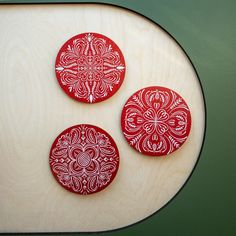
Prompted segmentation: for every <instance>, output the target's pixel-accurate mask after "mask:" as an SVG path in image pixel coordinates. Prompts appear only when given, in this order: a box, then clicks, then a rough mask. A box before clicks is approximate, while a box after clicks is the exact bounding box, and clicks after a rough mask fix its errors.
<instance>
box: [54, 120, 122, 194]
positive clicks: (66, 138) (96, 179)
mask: <svg viewBox="0 0 236 236" xmlns="http://www.w3.org/2000/svg"><path fill="white" fill-rule="evenodd" d="M49 163H50V167H51V171H52V173H53V175H54V177H55V178H56V180H57V181H58V182H59V183H60V184H61V185H62V186H63V187H64V188H66V189H67V190H69V191H72V192H75V193H79V194H82V195H86V194H91V193H96V192H99V191H101V190H103V189H104V188H106V187H107V186H108V185H109V184H110V183H111V182H112V180H113V179H114V178H115V176H116V173H117V171H118V167H119V152H118V148H117V146H116V144H115V142H114V140H113V139H112V137H111V136H110V135H109V134H108V133H107V132H105V131H104V130H102V129H101V128H99V127H97V126H93V125H87V124H81V125H76V126H73V127H70V128H68V129H66V130H64V131H63V132H62V133H61V134H60V135H59V136H58V137H57V138H56V139H55V141H54V143H53V145H52V147H51V151H50V156H49Z"/></svg>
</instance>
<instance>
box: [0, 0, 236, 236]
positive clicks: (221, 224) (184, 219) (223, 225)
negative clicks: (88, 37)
mask: <svg viewBox="0 0 236 236" xmlns="http://www.w3.org/2000/svg"><path fill="white" fill-rule="evenodd" d="M0 2H3V3H4V2H8V3H15V2H18V3H19V2H20V1H2V0H0ZM21 2H25V3H26V2H50V1H21ZM51 2H65V1H51ZM71 2H73V1H71ZM76 2H84V1H76ZM90 2H104V3H113V4H116V5H118V6H119V5H120V6H123V7H127V8H129V9H132V10H134V11H137V12H139V13H141V14H143V15H145V16H147V17H149V18H150V19H152V20H154V21H155V22H157V23H158V24H160V25H161V26H162V27H164V28H165V29H166V30H167V31H168V32H169V33H170V34H171V35H172V36H173V37H174V38H175V39H176V40H177V41H178V42H179V43H180V44H181V45H182V47H183V48H184V49H185V51H186V52H187V54H188V56H189V57H190V59H191V60H192V62H193V64H194V66H195V68H196V70H197V72H198V75H199V77H200V80H201V83H202V86H203V90H204V94H205V99H206V108H207V127H206V137H205V143H204V147H203V151H202V154H201V157H200V160H199V162H198V164H197V166H196V169H195V171H194V173H193V175H192V177H191V178H190V180H189V181H188V183H187V184H186V185H185V187H184V188H183V189H182V191H181V192H180V193H179V194H178V195H177V196H176V197H175V198H174V200H172V201H171V202H170V204H168V205H167V206H166V207H164V208H163V209H162V210H161V211H159V212H158V213H157V214H155V215H153V216H152V217H150V218H148V219H147V220H144V221H142V222H141V223H139V224H135V225H133V226H131V227H128V228H125V229H121V230H117V231H112V232H108V233H100V235H103V234H105V235H111V236H114V235H121V236H125V235H144V234H145V235H168V236H169V235H171V236H173V235H181V236H185V235H188V236H189V235H191V236H195V235H197V236H199V235H202V236H205V235H207V236H211V235H214V236H216V235H220V236H221V235H236V216H235V210H236V182H235V180H236V178H235V177H236V155H235V153H236V138H235V137H236V129H235V122H236V111H235V110H236V105H235V101H236V59H235V52H236V1H235V0H232V1H231V0H225V1H223V0H221V1H219V0H179V1H178V0H156V1H155V0H145V1H142V0H126V1H125V0H118V1H115V0H113V1H90ZM0 7H1V6H0ZM1 33H3V32H1ZM2 46H3V45H2ZM157 191H158V190H157ZM143 204H145V202H144V203H143ZM64 235H66V234H64ZM80 235H81V234H80Z"/></svg>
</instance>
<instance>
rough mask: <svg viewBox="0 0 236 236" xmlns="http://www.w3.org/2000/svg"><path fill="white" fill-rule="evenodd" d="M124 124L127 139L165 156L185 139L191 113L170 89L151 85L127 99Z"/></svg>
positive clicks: (146, 151) (141, 148)
mask: <svg viewBox="0 0 236 236" xmlns="http://www.w3.org/2000/svg"><path fill="white" fill-rule="evenodd" d="M121 127H122V131H123V134H124V136H125V138H126V140H127V141H128V143H129V144H130V145H131V146H132V147H133V148H135V149H136V150H137V151H139V152H140V153H143V154H146V155H151V156H163V155H167V154H170V153H172V152H174V151H175V150H177V149H178V148H179V147H181V146H182V145H183V143H184V142H185V141H186V139H187V137H188V135H189V132H190V128H191V115H190V111H189V108H188V106H187V104H186V102H185V101H184V99H183V98H182V97H181V96H180V95H179V94H177V93H176V92H174V91H173V90H171V89H168V88H164V87H158V86H153V87H148V88H144V89H141V90H139V91H137V92H136V93H134V94H133V95H132V96H131V97H130V98H129V99H128V101H127V102H126V104H125V106H124V108H123V111H122V115H121Z"/></svg>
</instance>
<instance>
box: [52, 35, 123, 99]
mask: <svg viewBox="0 0 236 236" xmlns="http://www.w3.org/2000/svg"><path fill="white" fill-rule="evenodd" d="M55 71H56V77H57V80H58V82H59V84H60V86H61V87H62V89H63V90H64V91H65V92H66V93H67V94H68V95H69V96H70V97H72V98H74V99H76V100H77V101H80V102H85V103H96V102H101V101H103V100H105V99H107V98H109V97H111V96H112V95H114V94H115V93H116V91H117V90H118V89H119V88H120V86H121V84H122V82H123V80H124V76H125V60H124V57H123V54H122V52H121V50H120V49H119V47H118V46H117V45H116V44H115V43H114V42H113V41H112V40H111V39H109V38H107V37H106V36H104V35H101V34H98V33H83V34H79V35H76V36H74V37H72V38H71V39H69V40H68V41H67V42H66V43H65V44H64V45H63V46H62V48H61V49H60V51H59V53H58V55H57V58H56V63H55Z"/></svg>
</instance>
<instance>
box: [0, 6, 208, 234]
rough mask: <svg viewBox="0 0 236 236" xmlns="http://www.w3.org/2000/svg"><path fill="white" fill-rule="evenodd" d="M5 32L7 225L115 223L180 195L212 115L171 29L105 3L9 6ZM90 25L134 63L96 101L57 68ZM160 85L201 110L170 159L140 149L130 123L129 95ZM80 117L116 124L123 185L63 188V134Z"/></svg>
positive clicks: (1, 199)
mask: <svg viewBox="0 0 236 236" xmlns="http://www.w3.org/2000/svg"><path fill="white" fill-rule="evenodd" d="M0 30H1V34H0V45H1V57H0V100H1V106H0V150H1V155H0V166H1V171H0V232H23V231H24V232H30V231H32V232H46V231H48V232H54V231H101V230H110V229H115V228H119V227H123V226H127V225H129V224H132V223H134V222H137V221H139V220H141V219H143V218H145V217H147V216H149V215H150V214H152V213H154V212H156V211H157V210H158V209H160V208H161V207H162V206H164V205H165V204H166V203H167V202H168V201H169V200H170V199H171V198H173V196H174V195H175V194H176V193H177V192H178V190H179V189H180V188H181V186H182V185H183V184H184V183H185V181H186V179H187V178H188V177H189V175H190V173H191V171H192V169H193V167H194V165H195V163H196V161H197V158H198V155H199V151H200V148H201V145H202V140H203V134H204V125H205V123H204V122H205V114H204V103H203V96H202V92H201V89H200V85H199V81H198V78H197V76H196V74H195V72H194V69H193V67H192V65H191V63H190V62H189V60H188V58H187V57H186V55H185V54H184V52H183V51H182V50H181V48H180V47H179V46H178V45H177V44H176V42H175V41H174V40H173V39H172V38H171V37H170V36H169V35H168V34H167V33H165V32H164V31H163V30H162V29H161V28H159V27H158V26H157V25H155V24H153V23H152V22H150V21H148V20H147V19H145V18H143V17H142V16H139V15H137V14H135V13H132V12H129V11H126V10H123V9H120V8H116V7H112V6H105V5H95V4H94V5H86V4H83V5H82V4H78V5H21V6H20V5H17V6H16V5H15V6H9V5H5V6H0ZM88 31H90V32H98V33H101V34H104V35H106V36H108V37H109V38H111V39H112V40H114V41H115V42H116V43H117V45H119V47H120V48H121V50H122V52H123V54H124V57H125V59H126V66H127V72H126V77H125V80H124V83H123V84H122V86H121V88H120V89H119V91H118V92H117V93H116V94H115V95H114V96H113V97H111V98H110V99H108V100H106V101H104V102H101V103H97V104H93V105H89V104H82V103H79V102H76V101H75V100H73V99H71V98H69V97H68V96H67V95H66V94H65V93H64V92H63V91H62V89H61V88H60V86H59V85H58V83H57V80H56V77H55V73H54V63H55V58H56V55H57V52H58V50H59V49H60V47H61V46H62V44H63V43H64V42H65V41H66V40H68V39H69V38H70V37H72V36H74V35H76V34H79V33H82V32H88ZM151 85H158V86H165V87H169V88H171V89H173V90H175V91H176V92H178V93H179V94H180V95H181V96H182V97H183V98H184V99H185V101H186V102H187V104H188V105H189V108H190V110H191V115H192V128H191V132H190V136H189V138H188V140H187V142H186V143H185V144H184V145H183V146H182V147H181V148H180V149H179V150H178V151H176V152H174V153H173V154H171V155H169V156H168V157H167V158H163V157H162V158H158V157H148V156H144V155H141V154H139V153H138V152H136V151H135V150H134V149H133V148H130V146H129V145H128V144H127V142H126V141H125V139H124V137H123V135H122V133H121V129H120V115H121V110H122V107H123V105H124V103H125V101H126V100H127V99H128V98H129V97H130V95H131V94H133V93H134V92H135V91H137V90H139V89H141V88H143V87H147V86H151ZM79 123H90V124H93V125H96V126H99V127H101V128H103V129H104V130H106V131H107V132H108V133H110V134H111V136H112V137H113V138H114V140H115V141H116V143H117V146H118V148H119V152H120V168H119V171H118V174H117V177H116V178H115V180H114V181H113V183H112V184H111V185H110V186H109V187H108V188H106V189H105V190H103V191H101V192H99V193H96V194H92V195H89V196H80V195H77V194H74V193H71V192H69V191H66V190H65V189H64V188H62V187H61V186H60V185H59V184H58V183H57V182H56V181H55V179H54V177H53V176H52V174H51V172H50V168H49V163H48V155H49V150H50V147H51V144H52V142H53V140H54V139H55V137H56V136H57V135H58V134H59V133H60V132H61V131H62V130H64V129H66V128H67V127H69V126H72V125H75V124H79ZM172 204H174V202H172ZM164 210H165V209H164Z"/></svg>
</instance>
